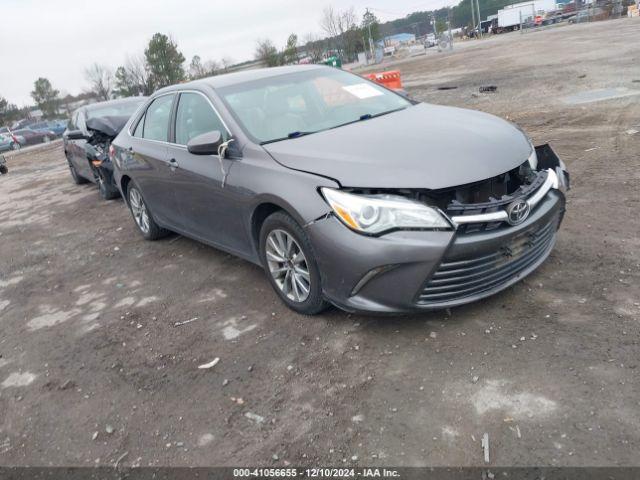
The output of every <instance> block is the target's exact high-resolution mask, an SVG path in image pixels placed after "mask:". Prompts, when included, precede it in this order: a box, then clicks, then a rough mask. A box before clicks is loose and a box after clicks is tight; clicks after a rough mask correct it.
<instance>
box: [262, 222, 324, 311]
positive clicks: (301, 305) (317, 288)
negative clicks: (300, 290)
mask: <svg viewBox="0 0 640 480" xmlns="http://www.w3.org/2000/svg"><path fill="white" fill-rule="evenodd" d="M276 230H284V231H285V232H286V233H287V234H289V235H290V236H292V237H293V238H294V239H295V241H296V242H297V244H298V246H299V247H300V250H302V253H303V254H304V257H305V259H306V264H307V267H308V271H309V277H310V281H309V294H308V296H307V298H306V299H305V300H304V301H302V302H299V301H294V300H292V299H290V298H288V297H287V295H286V294H285V293H284V292H283V291H282V289H281V288H280V286H278V284H277V283H276V280H275V279H274V277H273V275H272V273H271V269H270V268H269V264H268V262H267V248H266V244H267V238H268V236H269V234H270V233H271V232H273V231H276ZM260 259H261V261H262V265H263V266H264V269H265V273H266V275H267V278H268V279H269V283H271V286H272V287H273V289H274V290H275V292H276V293H277V294H278V296H279V297H280V299H281V300H282V301H283V302H284V303H285V304H286V305H287V306H288V307H289V308H290V309H291V310H293V311H295V312H298V313H301V314H303V315H316V314H318V313H320V312H322V311H323V310H325V309H326V308H327V307H328V306H329V304H328V303H327V301H326V300H325V299H324V296H323V294H322V283H321V279H320V270H319V269H318V264H317V262H316V258H315V253H314V251H313V247H312V246H311V242H310V241H309V238H308V237H307V235H306V233H305V232H304V230H302V228H301V227H300V225H298V223H297V222H296V221H295V220H294V219H293V218H292V217H291V216H290V215H288V214H287V213H285V212H275V213H273V214H271V215H270V216H269V217H267V219H266V220H265V221H264V223H263V224H262V228H261V229H260Z"/></svg>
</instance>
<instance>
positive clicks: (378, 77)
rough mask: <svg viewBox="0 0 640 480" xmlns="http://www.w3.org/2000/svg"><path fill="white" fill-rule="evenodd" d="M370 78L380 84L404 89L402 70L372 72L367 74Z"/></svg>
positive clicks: (394, 88) (393, 88)
mask: <svg viewBox="0 0 640 480" xmlns="http://www.w3.org/2000/svg"><path fill="white" fill-rule="evenodd" d="M367 78H368V79H369V80H373V81H374V82H376V83H379V84H380V85H384V86H385V87H387V88H391V89H392V90H402V80H401V79H400V70H389V71H388V72H381V73H370V74H368V75H367Z"/></svg>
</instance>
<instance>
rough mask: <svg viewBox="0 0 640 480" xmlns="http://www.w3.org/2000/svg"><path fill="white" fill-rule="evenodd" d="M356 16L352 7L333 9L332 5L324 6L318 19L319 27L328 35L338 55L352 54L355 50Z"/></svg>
mask: <svg viewBox="0 0 640 480" xmlns="http://www.w3.org/2000/svg"><path fill="white" fill-rule="evenodd" d="M356 22H357V16H356V12H355V10H354V9H353V7H350V8H348V9H346V10H343V11H339V10H335V9H334V8H333V7H332V6H328V7H325V9H324V10H323V11H322V18H321V19H320V27H321V28H322V30H324V31H325V33H326V34H327V35H328V36H329V39H328V40H329V42H333V43H334V45H335V48H336V49H337V50H338V54H339V55H340V56H343V55H346V56H348V57H350V56H352V55H353V54H354V52H355V50H356V42H357V39H358V37H359V35H356V32H357V29H358V27H357V24H356Z"/></svg>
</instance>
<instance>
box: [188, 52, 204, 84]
mask: <svg viewBox="0 0 640 480" xmlns="http://www.w3.org/2000/svg"><path fill="white" fill-rule="evenodd" d="M207 75H208V72H207V67H206V66H205V65H204V64H203V63H202V59H201V58H200V56H199V55H194V56H193V59H192V60H191V64H190V65H189V77H190V78H191V79H193V80H196V79H198V78H204V77H206V76H207Z"/></svg>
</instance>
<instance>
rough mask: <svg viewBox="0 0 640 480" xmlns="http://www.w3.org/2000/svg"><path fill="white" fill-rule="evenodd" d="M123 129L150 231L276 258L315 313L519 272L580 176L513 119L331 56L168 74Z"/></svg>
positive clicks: (281, 280)
mask: <svg viewBox="0 0 640 480" xmlns="http://www.w3.org/2000/svg"><path fill="white" fill-rule="evenodd" d="M113 147H114V148H113V151H112V156H113V160H114V165H115V181H116V184H117V185H118V188H120V190H121V192H122V194H123V197H124V198H125V199H126V201H127V204H128V206H129V208H130V209H131V213H132V215H133V218H134V220H135V223H136V225H137V227H138V229H139V230H140V232H141V234H142V236H143V237H144V238H146V239H148V240H155V239H158V238H160V237H162V236H163V235H165V234H166V233H167V232H168V231H174V232H178V233H180V234H183V235H186V236H189V237H191V238H194V239H196V240H199V241H201V242H204V243H207V244H209V245H212V246H214V247H216V248H219V249H222V250H225V251H227V252H230V253H232V254H234V255H237V256H239V257H242V258H245V259H247V260H248V261H251V262H254V263H256V264H259V265H262V266H263V267H264V269H265V270H266V272H267V277H268V279H269V281H270V283H271V285H272V286H273V288H274V290H275V292H276V293H277V294H278V295H279V297H280V298H281V299H282V301H284V303H286V304H287V305H288V306H289V307H290V308H292V309H293V310H295V311H297V312H300V313H304V314H314V313H318V312H320V311H322V310H323V309H324V308H325V307H326V306H327V305H329V304H333V305H336V306H338V307H340V308H342V309H345V310H348V311H368V312H378V313H394V312H408V311H420V310H429V309H436V308H446V307H452V306H456V305H460V304H464V303H467V302H471V301H474V300H478V299H480V298H482V297H486V296H488V295H491V294H494V293H496V292H498V291H500V290H502V289H505V288H507V287H508V286H509V285H512V284H513V283H514V282H516V281H518V280H519V279H521V278H523V277H524V276H526V275H527V274H529V273H530V272H532V271H533V270H534V269H535V268H536V267H538V266H539V265H540V264H541V263H542V262H543V261H544V260H545V259H546V258H547V256H548V255H549V253H550V251H551V250H552V248H553V246H554V243H555V239H556V231H557V229H558V227H559V225H560V222H561V220H562V217H563V214H564V210H565V196H564V191H565V190H566V189H567V188H568V181H569V178H568V174H567V173H566V169H565V167H564V165H563V163H562V162H561V161H560V159H559V158H558V157H557V156H556V155H555V153H554V152H553V150H552V149H551V147H549V146H548V145H543V146H540V147H535V148H534V146H533V145H532V144H531V141H530V140H529V138H528V137H527V136H526V135H525V134H524V133H523V132H522V131H521V130H520V129H518V128H517V127H516V126H514V125H513V124H510V123H509V122H507V121H504V120H502V119H499V118H497V117H494V116H491V115H488V114H485V113H481V112H477V111H471V110H463V109H458V108H451V107H444V106H437V105H428V104H423V103H418V102H415V101H412V100H410V99H407V98H405V97H404V96H401V95H399V94H397V93H395V92H392V91H389V90H387V89H385V88H384V87H382V86H380V85H377V84H375V83H372V82H369V81H368V80H365V79H363V78H361V77H359V76H356V75H352V74H350V73H347V72H344V71H341V70H338V69H334V68H329V67H322V66H296V67H281V68H272V69H265V70H253V71H247V72H238V73H232V74H228V75H220V76H216V77H213V78H208V79H203V80H198V81H194V82H191V83H186V84H181V85H176V86H172V87H167V88H165V89H162V90H160V91H158V92H156V93H155V94H154V95H153V96H152V97H151V98H150V99H149V100H148V101H147V102H146V103H145V105H143V107H142V108H141V109H140V110H139V111H138V112H137V113H136V114H135V115H133V117H132V118H131V120H130V121H129V123H128V125H127V126H126V127H125V128H124V129H123V131H122V132H121V133H120V135H119V136H118V137H117V138H116V139H115V140H114V142H113Z"/></svg>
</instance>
